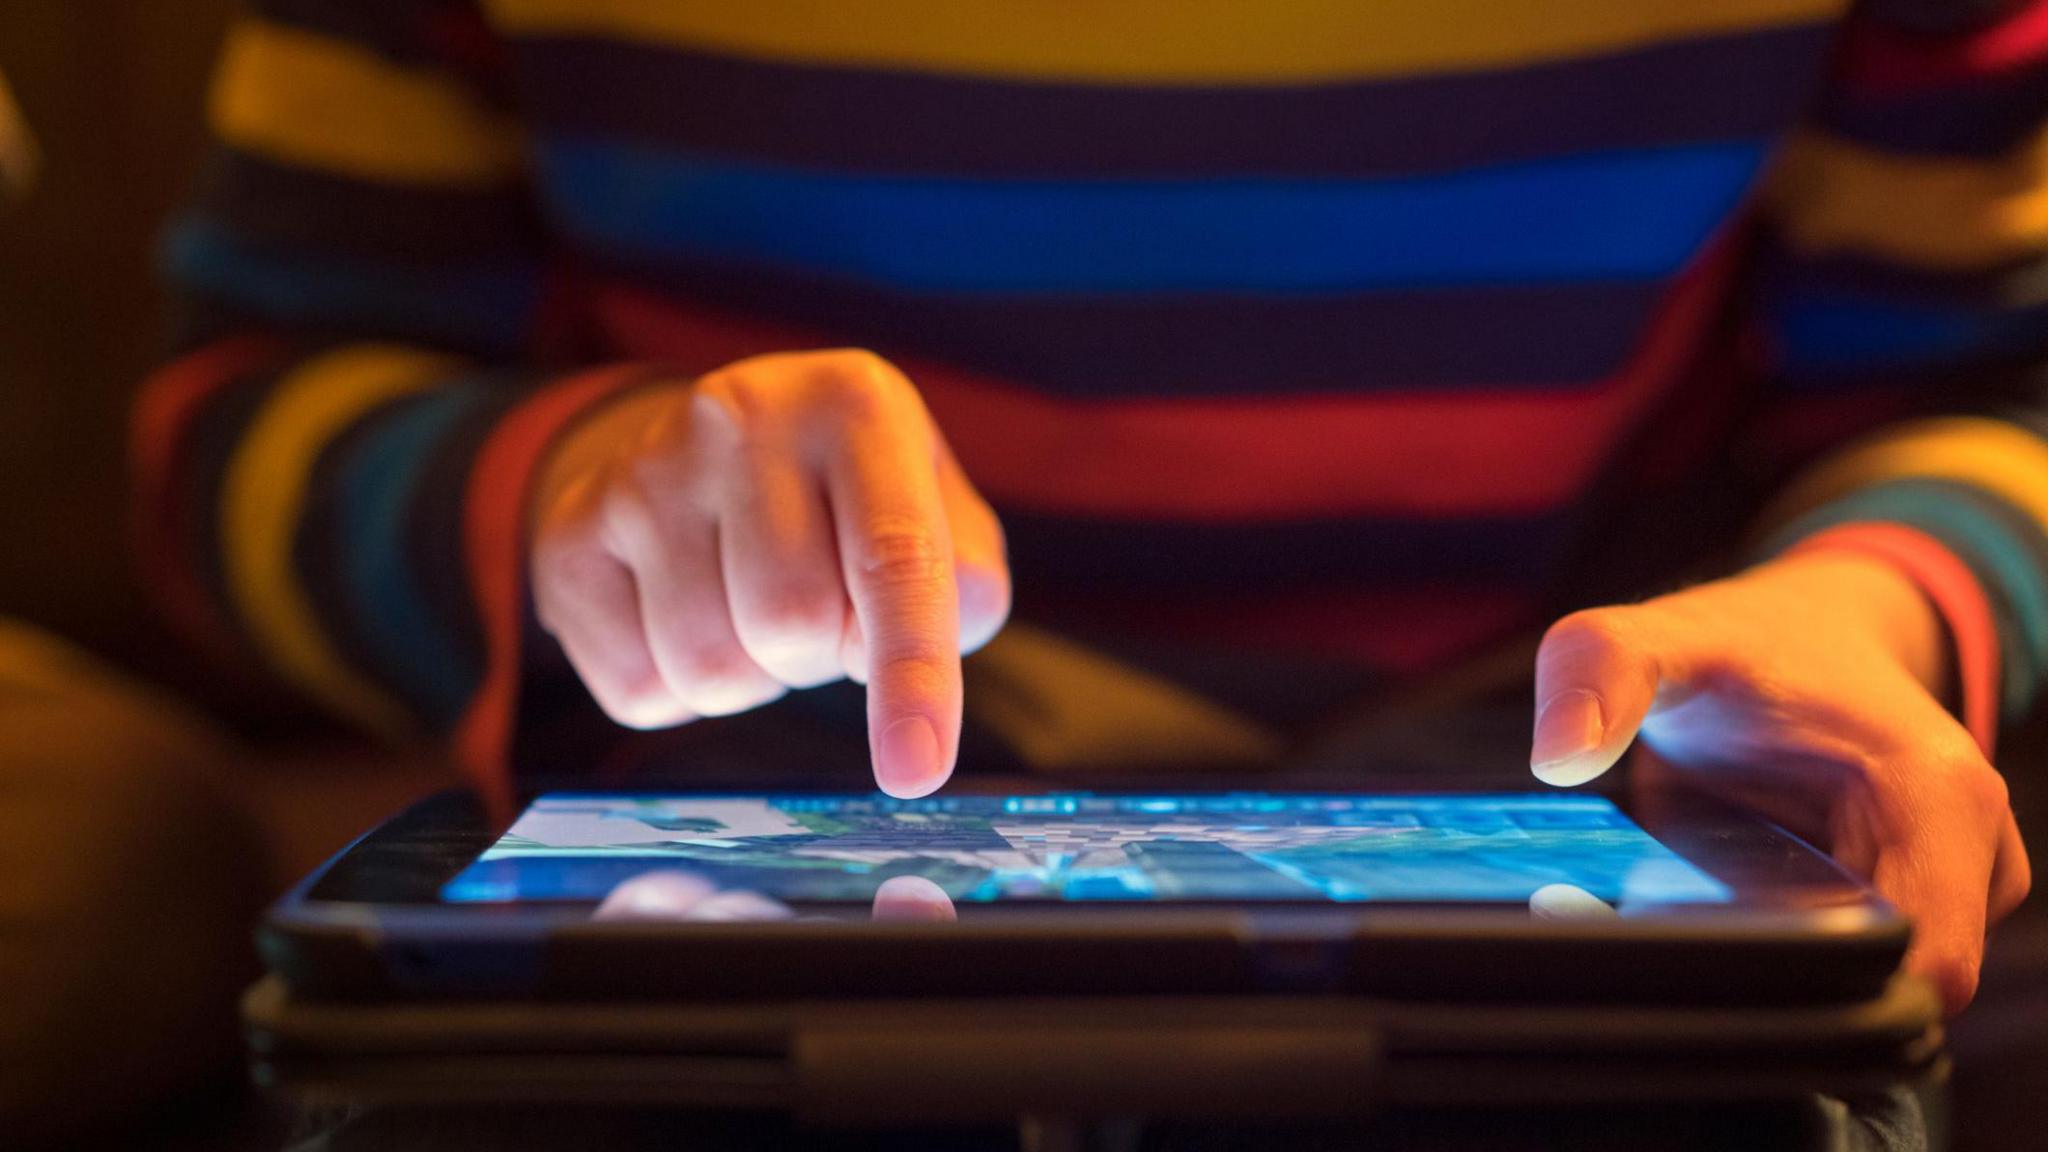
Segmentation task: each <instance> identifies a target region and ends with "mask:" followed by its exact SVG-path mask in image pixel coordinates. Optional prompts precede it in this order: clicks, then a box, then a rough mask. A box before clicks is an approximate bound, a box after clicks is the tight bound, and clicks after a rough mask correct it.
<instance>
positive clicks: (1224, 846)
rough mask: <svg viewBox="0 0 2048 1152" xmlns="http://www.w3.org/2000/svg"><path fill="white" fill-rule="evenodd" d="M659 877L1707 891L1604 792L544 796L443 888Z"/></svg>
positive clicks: (1052, 897) (1095, 896)
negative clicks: (663, 872)
mask: <svg viewBox="0 0 2048 1152" xmlns="http://www.w3.org/2000/svg"><path fill="white" fill-rule="evenodd" d="M656 869H676V870H682V871H688V872H692V873H696V874H699V875H701V876H703V877H705V878H706V879H708V880H710V881H711V882H713V883H715V884H716V885H718V886H719V887H720V888H732V889H745V890H749V891H754V892H759V893H762V894H764V895H766V896H770V897H773V898H774V899H777V900H781V901H786V902H792V903H798V902H801V903H836V902H847V903H866V902H868V901H870V900H872V899H873V898H874V896H875V892H876V889H877V888H879V887H880V886H881V885H882V883H883V882H885V881H887V880H889V879H892V878H894V877H897V876H920V877H924V878H925V879H927V880H930V881H931V882H932V883H934V884H936V885H938V887H939V888H941V889H942V890H943V891H944V892H945V894H946V895H947V896H949V897H951V898H952V899H953V900H954V901H956V902H967V903H998V902H1078V901H1093V902H1125V903H1130V902H1141V903H1142V902H1173V901H1182V902H1196V901H1225V902H1232V903H1243V902H1264V901H1270V902H1289V903H1300V902H1312V903H1328V902H1339V903H1363V902H1402V903H1424V902H1426V903H1503V902H1514V903H1521V902H1526V901H1528V900H1530V898H1531V897H1532V896H1534V895H1536V894H1537V893H1538V892H1539V891H1540V890H1542V889H1545V888H1548V887H1551V886H1553V885H1564V886H1569V887H1570V888H1575V889H1578V890H1580V891H1581V892H1584V893H1586V894H1589V895H1591V896H1593V897H1595V898H1598V899H1600V900H1602V901H1606V902H1609V903H1616V902H1620V901H1623V900H1627V901H1629V902H1642V903H1651V904H1717V903H1727V902H1729V901H1731V900H1732V899H1733V893H1732V892H1731V891H1730V890H1729V888H1728V887H1727V886H1726V885H1724V884H1722V883H1721V882H1720V881H1719V880H1716V879H1714V878H1713V877H1711V876H1709V875H1707V874H1706V873H1705V872H1703V871H1701V870H1700V869H1699V868H1697V867H1695V866H1694V865H1693V864H1691V863H1690V862H1688V861H1687V860H1685V859H1684V858H1683V857H1681V856H1679V855H1678V854H1677V853H1675V852H1673V851H1672V850H1671V849H1670V848H1667V847H1666V846H1665V845H1663V844H1661V843H1659V842H1658V841H1657V840H1656V839H1654V838H1652V837H1651V836H1650V835H1649V834H1648V833H1647V832H1645V831H1643V829H1642V828H1641V827H1639V826H1638V825H1637V824H1636V823H1635V822H1634V821H1632V820H1630V819H1629V817H1628V816H1627V815H1625V814H1624V813H1623V812H1622V811H1621V810H1620V809H1618V808H1616V807H1615V805H1614V804H1613V803H1612V802H1611V801H1609V800H1608V799H1606V798H1605V797H1602V796H1597V795H1592V794H1585V793H1562V792H1541V793H1498V794H1459V795H1410V794H1398V795H1378V796H1375V795H1356V794H1353V795H1304V794H1297V793H1287V794H1282V793H1230V794H1211V795H1164V794H1142V795H1137V794H1133V795H1109V794H1097V793H1056V794H1050V795H1034V796H1021V795H1020V796H974V795H963V796H938V797H928V798H925V799H920V800H896V799H892V798H889V797H885V796H880V795H858V796H856V795H843V796H835V795H762V796H743V795H694V796H693V795H680V794H678V795H602V794H579V793H552V794H548V795H543V796H541V797H539V798H538V799H536V800H535V801H534V802H533V803H532V805H531V806H530V807H528V808H527V809H526V811H525V812H524V813H523V814H521V816H520V817H519V819H518V820H517V822H515V823H514V824H513V825H512V827H511V828H510V829H509V830H508V831H507V832H506V833H505V835H504V836H502V837H501V838H499V839H498V840H497V842H496V843H494V844H492V845H491V846H490V847H488V848H487V849H485V850H484V852H483V853H482V855H481V856H479V857H478V858H477V859H476V860H475V861H474V862H473V863H471V864H470V865H469V866H468V867H466V868H465V869H463V870H462V871H461V872H460V873H459V874H457V875H456V876H455V878H454V879H452V880H450V881H449V882H448V883H447V884H446V885H445V886H443V888H442V890H441V898H442V899H443V900H445V901H450V902H457V903H491V902H511V901H551V900H563V901H595V900H601V899H603V898H604V896H605V895H606V894H607V893H608V892H610V891H611V890H612V889H613V888H614V887H615V886H617V885H618V884H620V883H621V882H623V881H625V880H628V879H631V878H632V877H634V876H638V875H641V874H644V873H647V872H649V871H652V870H656Z"/></svg>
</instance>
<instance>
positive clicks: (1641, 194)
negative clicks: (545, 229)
mask: <svg viewBox="0 0 2048 1152" xmlns="http://www.w3.org/2000/svg"><path fill="white" fill-rule="evenodd" d="M1762 151H1763V149H1762V146H1761V145H1760V144H1758V143H1754V142H1741V143H1727V144H1714V145H1703V146H1694V147H1674V148H1662V149H1642V150H1636V151H1629V152H1615V153H1603V154H1597V155H1587V156H1579V157H1573V158H1569V159H1562V160H1546V161H1543V162H1539V163H1528V164H1517V165H1508V166H1502V167H1494V168H1486V169H1476V170H1471V171H1465V172H1458V173H1453V174H1448V175H1434V176H1429V177H1424V178H1394V179H1364V180H1343V179H1317V180H1298V179H1296V180H1280V179H1265V180H1262V179H1245V178H1233V179H1211V180H1100V181H1028V180H1011V181H998V180H972V179H939V178H898V177H877V176H859V175H844V174H827V173H820V172H807V171H801V170H796V169H789V168H778V167H770V166H761V165H752V164H744V163H737V162H733V161H730V160H720V159H713V158H709V157H701V156H696V157H693V156H690V155H686V154H680V153H672V152H650V151H645V150H639V149H633V148H628V147H624V146H620V145H615V144H609V143H602V142H593V141H588V140H567V139H557V140H554V141H552V142H550V143H547V144H545V145H544V146H543V148H542V150H541V154H542V164H543V167H544V169H545V173H546V183H547V185H548V189H549V195H550V197H551V199H552V201H553V206H554V210H555V211H556V213H557V214H558V215H559V216H560V217H561V219H562V221H563V222H564V223H565V224H566V225H567V226H568V227H569V228H570V229H571V230H573V231H574V232H576V233H578V234H580V235H582V236H583V237H585V238H586V239H588V240H590V241H592V242H595V243H596V244H598V245H600V246H602V247H605V248H609V249H612V250H614V251H618V252H636V251H642V252H644V251H648V250H650V249H651V250H655V251H658V252H660V253H661V254H663V255H666V256H670V257H673V258H681V259H683V260H689V259H693V258H694V259H711V260H717V261H728V262H729V261H747V262H753V263H757V264H760V265H764V266H768V267H774V268H783V269H791V270H797V271H804V272H810V273H816V274H825V275H833V276H840V277H845V278H849V279H854V280H863V281H867V282H869V283H875V284H881V285H886V286H889V287H894V288H898V289H904V290H909V291H928V292H1100V293H1130V292H1262V291H1265V292H1339V291H1355V290H1359V289H1369V288H1391V287H1401V286H1406V287H1419V286H1442V285H1453V284H1480V283H1502V282H1528V281H1585V280H1604V279H1623V280H1626V279H1650V278H1656V277H1660V276H1665V275H1669V274H1670V273H1672V272H1674V271H1676V270H1677V269H1678V268H1679V267H1681V266H1682V265H1683V264H1684V263H1685V261H1686V259H1687V258H1688V257H1690V256H1691V255H1692V254H1693V253H1695V252H1696V251H1698V249H1699V248H1700V246H1701V244H1702V243H1703V242H1704V241H1705V240H1706V239H1707V237H1708V236H1709V235H1710V234H1711V232H1712V231H1713V229H1714V228H1715V227H1716V226H1718V225H1719V224H1721V223H1722V222H1723V221H1724V220H1725V219H1727V217H1728V215H1729V213H1730V212H1731V211H1732V210H1733V209H1734V207H1735V206H1736V204H1737V203H1738V201H1739V200H1740V198H1741V197H1742V195H1743V194H1744V192H1745V191H1746V190H1747V189H1748V187H1749V186H1750V183H1751V181H1752V179H1753V177H1754V175H1755V172H1756V168H1757V164H1758V161H1759V159H1760V157H1761V155H1762Z"/></svg>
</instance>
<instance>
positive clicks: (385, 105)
mask: <svg viewBox="0 0 2048 1152" xmlns="http://www.w3.org/2000/svg"><path fill="white" fill-rule="evenodd" d="M212 114H213V127H214V131H215V133H216V134H218V135H219V136H220V138H221V139H222V140H224V141H226V142H227V143H228V144H230V145H233V146H234V147H236V148H239V149H241V150H243V151H246V152H251V153H255V154H257V155H259V156H263V157H265V158H267V159H271V160H276V161H280V162H282V163H285V164H291V165H297V166H300V167H306V168H317V169H321V170H324V171H328V172H333V173H337V174H340V175H344V176H354V177H358V178H362V179H368V180H380V181H388V182H391V183H403V184H425V185H433V186H439V187H479V186H484V187H488V186H494V185H498V184H502V183H504V182H506V181H507V180H508V179H510V178H512V177H513V176H515V175H517V174H518V172H519V171H520V168H521V163H522V160H521V146H520V136H519V134H518V132H517V131H516V130H515V128H514V127H513V126H512V125H511V123H510V122H509V121H507V120H506V119H505V118H503V117H501V116H499V115H497V114H495V113H493V112H492V111H491V110H490V109H488V108H486V107H484V106H483V104H482V103H480V102H479V101H478V100H477V98H476V97H475V95H474V94H473V93H471V92H469V91H468V90H467V89H465V88H464V87H463V86H462V85H461V84H460V83H459V82H457V81H456V80H454V79H452V78H450V77H447V76H443V75H439V74H437V73H434V72H429V71H425V70H422V69H417V68H406V67H401V66H399V65H397V64H393V63H391V62H390V61H388V60H385V59H384V58H382V57H380V56H378V55H377V54H376V53H374V52H371V51H369V50H368V49H365V48H362V47H359V46H357V45H354V44H350V43H348V42H346V41H342V40H334V39H330V38H328V37H325V36H318V35H314V34H312V33H309V32H301V31H298V30H296V29H291V28H283V27H279V26H277V25H275V24H266V23H263V22H261V21H253V20H252V21H246V22H243V23H241V24H239V25H237V26H236V27H235V28H234V29H233V30H232V31H231V32H230V33H229V34H228V40H227V46H226V48H225V49H224V52H223V55H222V58H221V65H220V71H219V74H218V75H217V76H216V78H215V80H214V88H213V108H212Z"/></svg>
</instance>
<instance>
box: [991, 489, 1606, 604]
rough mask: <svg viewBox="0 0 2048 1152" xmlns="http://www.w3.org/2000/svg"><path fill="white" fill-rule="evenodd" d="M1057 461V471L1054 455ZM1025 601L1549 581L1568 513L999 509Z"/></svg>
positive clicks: (1566, 539) (1534, 585)
mask: <svg viewBox="0 0 2048 1152" xmlns="http://www.w3.org/2000/svg"><path fill="white" fill-rule="evenodd" d="M1048 466H1056V465H1055V464H1053V463H1052V462H1048ZM998 513H999V515H1000V516H1001V517H1002V522H1003V532H1004V535H1005V537H1006V538H1007V540H1008V542H1009V552H1010V567H1011V571H1012V572H1013V574H1014V575H1015V578H1016V583H1017V587H1018V589H1019V595H1020V597H1028V595H1029V589H1030V588H1032V587H1034V586H1038V587H1045V588H1050V589H1058V590H1061V591H1062V592H1065V591H1069V590H1074V589H1085V588H1088V587H1091V586H1108V587H1118V588H1146V587H1152V588H1159V589H1162V590H1169V591H1175V592H1184V591H1188V590H1199V589H1213V590H1230V589H1237V590H1246V589H1257V590H1258V591H1259V593H1260V594H1262V595H1263V594H1266V593H1269V592H1279V591H1282V590H1291V591H1297V592H1299V591H1305V590H1310V589H1341V588H1356V587H1363V586H1369V585H1380V586H1387V585H1412V584H1420V583H1430V582H1434V581H1444V580H1461V581H1467V582H1469V581H1472V580H1473V579H1475V578H1483V579H1485V580H1486V581H1488V582H1490V583H1501V584H1513V585H1517V586H1524V587H1529V588H1538V587H1542V586H1544V584H1545V582H1546V581H1548V580H1549V579H1551V578H1552V577H1554V576H1555V575H1556V574H1557V573H1556V567H1557V565H1558V564H1559V563H1561V562H1562V560H1563V559H1564V555H1565V550H1566V547H1567V545H1568V543H1569V531H1570V526H1569V517H1568V516H1566V515H1565V514H1563V513H1558V514H1555V515H1549V516H1537V517H1526V518H1498V519H1496V518H1487V519H1447V520H1421V519H1407V518H1400V519H1396V518H1384V519H1381V518H1375V519H1344V520H1312V521H1298V522H1291V523H1268V524H1198V523H1163V522H1159V521H1117V520H1082V519H1070V518H1065V517H1051V516H1043V515H1033V514H1029V513H1022V512H1018V511H1015V510H1012V509H1002V508H999V509H998Z"/></svg>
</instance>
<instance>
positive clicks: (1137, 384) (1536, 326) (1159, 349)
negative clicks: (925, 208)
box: [613, 260, 1669, 399]
mask: <svg viewBox="0 0 2048 1152" xmlns="http://www.w3.org/2000/svg"><path fill="white" fill-rule="evenodd" d="M613 264H614V265H615V266H616V267H618V268H619V269H620V270H621V272H620V274H621V275H623V276H625V277H627V278H629V279H632V280H637V281H641V282H644V283H646V284H647V285H648V286H649V288H650V289H651V290H657V291H661V292H666V293H669V294H673V295H678V296H683V297H687V298H690V299H693V300H700V301H703V302H705V303H708V304H711V305H713V306H716V307H721V308H727V309H731V310H733V311H737V312H742V313H747V314H751V315H758V316H770V317H774V318H776V319H779V320H782V321H785V322H788V323H790V324H793V325H797V326H800V327H804V328H809V329H814V330H816V331H819V332H821V333H826V334H828V338H829V339H831V340H834V341H837V342H840V343H845V344H853V345H862V346H867V347H872V348H875V349H876V350H877V351H882V352H884V353H886V354H889V355H910V356H917V357H921V358H926V359H935V360H943V361H947V362H949V363H953V364H958V365H961V366H964V367H967V368H970V369H973V370H975V371H978V372H984V373H988V374H990V375H995V376H999V377H1005V378H1009V379H1015V380H1020V381H1026V382H1028V383H1029V384H1030V385H1031V387H1032V388H1034V389H1037V390H1040V391H1044V392H1049V393H1053V394H1056V395H1064V396H1073V397H1077V398H1088V399H1116V398H1137V397H1145V396H1209V395H1231V396H1245V395H1274V394H1281V393H1288V394H1305V393H1315V392H1350V393H1355V392H1360V391H1369V390H1375V389H1387V390H1398V389H1409V388H1418V389H1419V388H1427V389H1443V388H1460V389H1478V388H1492V389H1497V388H1532V389H1535V388H1553V387H1556V386H1558V385H1561V384H1578V383H1583V382H1585V381H1589V380H1595V379H1599V378H1601V377H1604V376H1606V375H1608V374H1610V373H1613V372H1615V371H1617V370H1618V369H1619V368H1620V367H1621V365H1623V364H1624V363H1625V362H1626V361H1627V359H1628V357H1629V355H1630V354H1631V353H1632V352H1633V351H1634V350H1635V348H1636V346H1637V345H1638V344H1639V343H1640V342H1641V339H1642V334H1643V331H1644V328H1645V326H1646V325H1648V324H1649V322H1650V320H1651V318H1652V317H1653V316H1654V315H1655V313H1656V310H1657V307H1658V304H1659V303H1660V302H1661V301H1662V300H1663V299H1664V297H1665V295H1666V293H1667V291H1668V289H1669V282H1668V281H1661V282H1660V281H1645V282H1633V281H1609V282H1593V283H1585V284H1559V285H1553V286H1547V287H1539V286H1529V285H1500V286H1497V287H1494V286H1489V287H1470V288H1444V289H1436V290H1431V291H1419V292H1383V293H1357V294H1345V295H1341V296H1224V295H1200V296H1050V295H1048V296H1016V295H1001V296H991V295H968V296H943V295H928V294H921V293H909V292H896V291H890V290H888V289H885V288H876V287H870V286H866V285H861V284H855V283H850V282H847V281H844V280H835V279H829V278H824V277H815V276H804V275H800V274H785V273H779V272H773V271H766V270H759V269H746V268H741V267H737V266H733V265H720V264H713V263H702V262H692V261H676V262H673V263H670V264H667V265H664V266H662V267H659V268H654V267H648V266H647V265H646V263H645V262H644V261H630V262H629V261H625V260H618V261H613Z"/></svg>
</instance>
